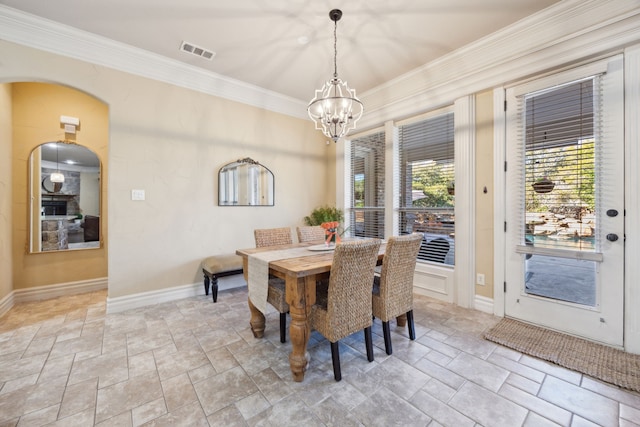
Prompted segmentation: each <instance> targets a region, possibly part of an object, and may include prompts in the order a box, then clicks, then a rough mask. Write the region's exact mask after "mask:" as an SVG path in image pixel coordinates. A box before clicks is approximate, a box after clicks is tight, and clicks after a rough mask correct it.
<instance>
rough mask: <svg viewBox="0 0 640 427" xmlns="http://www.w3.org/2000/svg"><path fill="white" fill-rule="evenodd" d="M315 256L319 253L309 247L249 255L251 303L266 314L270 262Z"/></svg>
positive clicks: (248, 283)
mask: <svg viewBox="0 0 640 427" xmlns="http://www.w3.org/2000/svg"><path fill="white" fill-rule="evenodd" d="M314 254H317V252H312V251H310V250H309V249H308V248H307V247H304V248H287V249H277V250H273V251H266V252H258V253H256V254H252V255H249V256H248V257H247V260H248V268H249V274H248V275H247V277H248V279H247V288H248V289H249V299H250V300H251V303H252V304H253V305H254V306H255V307H256V308H257V309H258V310H260V311H261V312H262V313H265V314H266V312H267V292H268V280H269V262H271V261H276V260H281V259H286V258H300V257H304V256H311V255H314Z"/></svg>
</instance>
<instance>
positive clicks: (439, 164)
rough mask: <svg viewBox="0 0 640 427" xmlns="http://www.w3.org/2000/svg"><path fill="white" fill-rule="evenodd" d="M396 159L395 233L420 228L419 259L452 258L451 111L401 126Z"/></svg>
mask: <svg viewBox="0 0 640 427" xmlns="http://www.w3.org/2000/svg"><path fill="white" fill-rule="evenodd" d="M399 160H400V169H399V173H400V176H399V180H398V182H399V183H400V185H401V188H400V191H399V196H400V201H399V215H400V221H399V224H400V230H399V234H407V233H411V232H413V231H417V232H422V233H424V235H425V242H424V244H423V247H422V248H421V250H420V253H419V255H418V259H421V260H425V261H433V262H441V263H446V264H453V253H454V236H455V234H454V233H455V216H454V206H455V168H454V160H455V153H454V115H453V113H445V114H442V115H438V116H435V117H431V118H429V119H426V120H423V121H420V122H416V123H411V124H407V125H402V126H400V127H399ZM431 241H434V242H433V243H431Z"/></svg>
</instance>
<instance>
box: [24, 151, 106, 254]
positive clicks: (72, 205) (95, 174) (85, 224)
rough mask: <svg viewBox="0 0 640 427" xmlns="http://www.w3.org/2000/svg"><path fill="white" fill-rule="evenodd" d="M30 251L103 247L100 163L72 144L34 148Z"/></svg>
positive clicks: (92, 153) (93, 155)
mask: <svg viewBox="0 0 640 427" xmlns="http://www.w3.org/2000/svg"><path fill="white" fill-rule="evenodd" d="M29 166H30V171H29V173H30V177H31V180H30V191H31V197H30V200H31V209H30V212H31V221H30V244H29V249H30V250H29V252H31V253H40V252H50V251H63V250H78V249H92V248H99V247H100V159H99V158H98V156H97V155H96V154H95V153H94V152H93V151H91V150H90V149H88V148H86V147H83V146H81V145H78V144H76V143H73V142H68V141H54V142H48V143H45V144H42V145H40V146H38V147H36V148H35V149H34V150H33V151H32V152H31V155H30V157H29Z"/></svg>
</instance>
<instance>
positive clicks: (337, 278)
mask: <svg viewBox="0 0 640 427" xmlns="http://www.w3.org/2000/svg"><path fill="white" fill-rule="evenodd" d="M379 248H380V240H377V239H375V240H374V239H368V240H361V241H353V242H343V243H342V244H340V245H337V246H336V248H335V251H334V254H333V262H332V264H331V273H330V276H329V288H328V291H327V294H326V298H319V299H318V300H317V301H316V304H314V305H313V306H312V307H311V315H310V322H311V328H312V329H315V330H317V331H318V332H320V334H322V335H323V336H324V337H325V338H326V339H327V340H329V342H330V343H331V359H332V361H333V376H334V378H335V380H336V381H340V380H341V379H342V373H341V371H340V348H339V345H338V341H339V340H341V339H342V338H345V337H347V336H349V335H351V334H353V333H354V332H357V331H360V330H362V329H364V338H365V345H366V349H367V360H368V361H369V362H372V361H373V342H372V339H371V322H372V316H371V282H372V281H373V275H374V268H375V266H376V262H377V259H378V250H379Z"/></svg>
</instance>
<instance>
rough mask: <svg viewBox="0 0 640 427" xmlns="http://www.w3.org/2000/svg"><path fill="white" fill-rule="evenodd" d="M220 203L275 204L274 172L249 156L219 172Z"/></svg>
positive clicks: (230, 204)
mask: <svg viewBox="0 0 640 427" xmlns="http://www.w3.org/2000/svg"><path fill="white" fill-rule="evenodd" d="M218 205H220V206H273V173H271V171H270V170H269V169H267V168H266V167H264V166H263V165H261V164H260V163H258V162H256V161H255V160H253V159H250V158H249V157H246V158H244V159H240V160H236V161H235V162H232V163H229V164H226V165H224V166H223V167H222V168H220V171H219V172H218Z"/></svg>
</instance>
